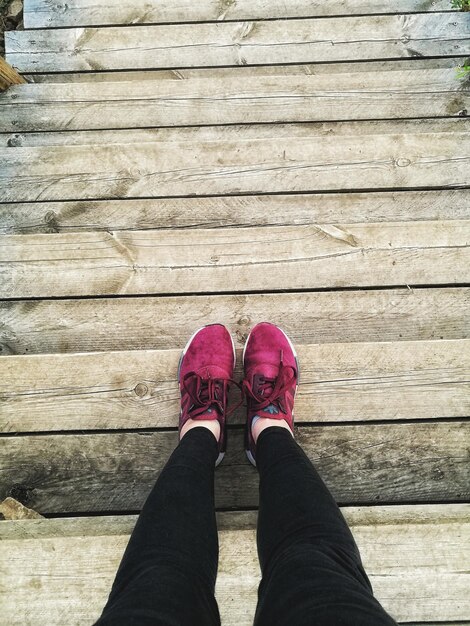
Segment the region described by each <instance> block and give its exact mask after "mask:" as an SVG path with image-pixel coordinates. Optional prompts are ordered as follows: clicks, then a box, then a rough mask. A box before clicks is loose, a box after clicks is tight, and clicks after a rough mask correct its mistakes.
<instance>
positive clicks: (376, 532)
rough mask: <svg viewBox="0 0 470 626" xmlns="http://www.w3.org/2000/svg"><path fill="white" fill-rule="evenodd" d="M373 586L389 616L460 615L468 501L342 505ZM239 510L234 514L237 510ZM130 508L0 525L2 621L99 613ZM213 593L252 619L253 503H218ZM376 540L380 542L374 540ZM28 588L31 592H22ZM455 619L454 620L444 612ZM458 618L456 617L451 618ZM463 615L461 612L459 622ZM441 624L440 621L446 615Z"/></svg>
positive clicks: (255, 578)
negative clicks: (226, 508)
mask: <svg viewBox="0 0 470 626" xmlns="http://www.w3.org/2000/svg"><path fill="white" fill-rule="evenodd" d="M343 514H344V515H345V517H346V519H347V521H348V523H349V524H350V527H351V530H352V532H353V534H354V537H355V539H356V542H357V543H358V546H359V549H360V551H361V554H362V558H363V561H364V566H365V568H366V570H367V571H368V573H369V576H370V578H371V582H372V585H373V587H374V590H375V593H376V596H377V597H378V599H379V600H380V601H381V602H382V603H383V604H384V606H385V608H386V609H387V610H388V611H389V612H390V613H391V614H392V615H394V616H395V617H397V618H398V619H399V620H403V621H406V623H407V625H408V626H409V623H410V622H409V620H410V619H415V620H419V621H420V622H421V623H422V622H423V621H424V620H426V623H427V624H428V626H446V623H445V622H442V621H440V622H439V624H437V623H436V622H429V623H428V621H427V620H428V619H429V620H432V619H434V620H436V619H439V620H447V619H452V620H457V619H461V618H465V616H466V614H468V611H469V610H470V605H469V603H468V600H467V594H466V593H465V586H466V585H467V586H468V580H467V579H468V573H467V572H468V563H469V555H468V550H467V549H466V545H468V541H469V539H470V527H469V522H468V515H469V509H468V505H465V504H463V505H455V504H454V505H421V506H420V505H417V506H391V507H381V506H379V507H357V508H356V507H344V508H343ZM240 518H241V519H240ZM135 519H136V518H135V517H134V516H120V517H116V516H108V517H93V518H70V519H50V520H44V521H32V522H31V521H29V523H28V522H16V523H12V522H5V523H2V524H1V525H0V541H1V546H2V554H3V555H4V559H3V562H4V565H3V566H2V574H3V578H2V580H3V582H4V586H5V588H6V589H8V590H9V591H8V593H6V592H3V594H2V596H1V602H2V609H3V614H4V616H5V618H6V619H7V620H8V621H6V622H5V623H8V624H18V625H20V624H21V625H23V624H26V623H30V622H31V621H32V620H33V621H34V623H35V624H36V625H37V626H42V625H44V626H46V625H47V626H51V625H57V626H59V625H60V626H61V625H62V624H63V615H64V612H65V611H66V612H67V624H71V625H72V624H73V625H75V624H76V625H77V626H78V625H82V624H85V623H86V624H88V623H92V622H93V621H94V620H95V619H96V618H97V617H98V616H99V614H100V612H101V609H102V607H103V605H104V603H105V601H106V598H107V594H108V593H109V589H110V587H111V584H112V581H113V578H114V575H115V571H116V569H117V566H118V564H119V560H120V558H121V556H122V553H123V551H124V548H125V545H126V543H127V541H128V538H129V534H130V532H131V530H132V528H133V526H134V524H135ZM218 523H219V543H220V559H219V573H218V580H217V591H216V595H217V599H218V601H219V604H220V609H221V614H222V623H223V624H227V625H229V626H248V625H249V624H252V620H253V615H254V612H255V607H256V588H257V585H258V582H259V577H260V574H259V566H258V562H257V557H256V548H255V545H256V544H255V525H256V514H255V513H248V514H247V513H242V514H240V513H219V515H218ZM384 546H387V548H386V549H384ZM31 589H34V593H31ZM454 623H455V622H454ZM459 624H460V626H464V624H465V623H464V622H463V623H460V622H459ZM467 624H468V622H467ZM448 626H450V625H448Z"/></svg>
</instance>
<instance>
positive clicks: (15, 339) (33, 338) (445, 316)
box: [0, 288, 470, 355]
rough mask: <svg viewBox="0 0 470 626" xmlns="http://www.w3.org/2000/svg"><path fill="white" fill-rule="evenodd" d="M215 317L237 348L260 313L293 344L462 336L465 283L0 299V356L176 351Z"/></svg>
mask: <svg viewBox="0 0 470 626" xmlns="http://www.w3.org/2000/svg"><path fill="white" fill-rule="evenodd" d="M201 319H204V323H217V322H222V323H224V324H226V325H227V326H228V328H229V329H230V331H231V333H232V335H233V337H234V339H235V341H236V343H237V345H238V346H239V347H241V346H242V345H243V344H244V342H245V340H246V337H247V335H248V332H249V330H250V328H251V327H252V326H253V325H254V324H256V323H258V322H261V321H263V320H265V319H268V320H271V321H272V322H274V323H276V324H279V325H281V326H282V327H283V328H285V330H286V331H287V332H288V333H289V336H291V337H292V339H293V340H294V341H295V342H296V343H299V344H312V343H348V342H361V341H410V340H428V339H464V338H469V337H470V289H465V288H458V289H457V288H446V289H440V288H433V289H413V290H409V289H401V290H395V289H390V290H389V289H387V290H380V291H368V290H367V291H334V292H315V293H290V294H282V293H279V294H266V293H265V294H262V295H255V294H251V295H236V296H233V295H232V296H183V297H179V296H176V297H166V298H160V297H146V298H111V299H105V298H100V299H85V300H41V301H38V300H35V301H26V302H25V301H3V302H0V354H2V355H12V354H18V355H20V354H42V353H54V352H58V353H69V352H94V351H97V350H100V351H107V350H147V349H149V348H152V349H159V350H165V349H172V348H178V349H182V348H183V346H184V345H185V343H186V341H187V338H188V337H190V336H191V334H192V333H193V332H194V329H195V328H198V327H199V325H200V324H201Z"/></svg>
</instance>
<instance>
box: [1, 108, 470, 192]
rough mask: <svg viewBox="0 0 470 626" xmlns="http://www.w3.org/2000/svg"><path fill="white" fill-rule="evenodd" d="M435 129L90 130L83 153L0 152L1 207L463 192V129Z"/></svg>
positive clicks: (48, 149)
mask: <svg viewBox="0 0 470 626" xmlns="http://www.w3.org/2000/svg"><path fill="white" fill-rule="evenodd" d="M451 121H453V122H455V124H450V123H449V122H451ZM438 122H439V121H438V120H435V121H434V122H433V125H432V126H431V127H430V126H429V124H427V123H426V124H425V125H423V126H415V130H414V132H413V131H411V132H407V131H409V130H410V129H409V127H408V126H407V125H406V124H405V125H404V126H401V125H393V124H392V125H390V123H383V125H381V124H379V125H378V126H377V125H375V124H372V125H371V126H367V125H368V124H369V123H367V122H364V123H362V127H361V128H358V126H357V125H358V124H360V123H355V124H352V125H349V127H348V125H347V123H345V126H340V127H338V128H336V129H335V130H333V132H332V133H328V125H319V126H316V125H315V124H312V125H311V126H310V125H308V124H304V125H296V126H294V127H290V128H289V127H284V126H282V125H280V126H279V127H278V128H272V127H270V126H269V125H266V126H265V127H264V126H263V125H261V127H257V126H247V127H242V128H239V127H236V126H228V127H201V128H198V129H190V130H188V129H160V130H159V131H153V132H151V131H140V132H141V133H142V134H141V135H139V134H138V133H139V131H130V132H129V131H112V133H109V132H107V131H90V132H89V133H86V132H85V133H82V136H79V137H78V138H77V140H78V143H79V144H80V143H81V144H82V145H70V143H68V145H55V146H54V145H53V146H45V145H43V146H40V147H34V148H24V147H21V148H20V147H15V148H14V149H12V148H11V147H8V148H0V202H27V201H38V200H44V201H46V200H80V199H99V198H109V199H111V198H132V197H133V198H138V197H145V198H149V197H155V196H157V197H163V196H191V195H196V196H200V195H225V194H227V195H232V194H240V193H247V194H257V193H275V192H278V193H282V192H305V191H307V192H309V191H312V190H315V191H317V192H320V191H338V190H341V191H343V190H351V191H353V190H372V189H377V190H378V189H410V188H416V187H418V188H426V187H429V188H436V187H463V186H468V184H469V175H468V173H469V171H470V168H469V163H470V151H469V145H470V142H469V138H470V135H469V133H468V124H467V123H466V122H465V121H464V120H444V122H445V124H439V123H438ZM414 124H416V122H414ZM333 126H334V124H333ZM330 127H331V125H330ZM431 129H434V132H432V130H431ZM381 130H383V131H384V132H383V133H380V131H381ZM400 130H401V132H400ZM163 131H164V132H163ZM196 131H201V132H199V133H198V132H196ZM202 131H205V132H202ZM387 131H388V132H387ZM393 131H395V132H393ZM397 131H398V133H399V134H395V133H396V132H397ZM426 131H428V132H426ZM93 132H95V133H97V134H102V135H101V137H100V139H101V142H100V143H99V144H96V145H93V148H92V149H90V143H89V142H92V140H93V137H92V136H91V135H93ZM342 132H348V133H351V134H345V135H343V134H341V133H342ZM375 133H378V134H375ZM389 133H390V134H389ZM68 134H69V133H56V134H54V133H51V134H50V135H49V138H51V140H52V142H62V143H63V142H64V141H66V142H70V141H72V142H73V141H74V139H73V138H70V137H63V136H62V137H57V136H54V135H68ZM110 134H113V135H114V141H116V140H121V141H122V140H123V136H127V141H131V142H132V143H125V144H122V143H110V142H108V141H107V139H109V135H110ZM23 137H25V138H26V141H30V142H31V141H35V138H34V137H31V136H30V135H24V136H23ZM155 137H157V140H155ZM47 140H48V138H47V133H44V136H43V137H40V138H39V141H41V142H43V141H47ZM85 142H88V143H85ZM12 145H13V146H14V145H15V143H13V144H12ZM13 180H14V183H15V184H14V185H13V184H12V182H13Z"/></svg>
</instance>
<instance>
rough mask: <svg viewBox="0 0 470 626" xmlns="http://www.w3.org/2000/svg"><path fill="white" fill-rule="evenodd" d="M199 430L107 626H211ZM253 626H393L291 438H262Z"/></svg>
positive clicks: (147, 528)
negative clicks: (257, 582)
mask: <svg viewBox="0 0 470 626" xmlns="http://www.w3.org/2000/svg"><path fill="white" fill-rule="evenodd" d="M217 455H218V449H217V445H216V441H215V438H214V436H213V435H212V434H211V433H210V432H209V431H208V430H206V429H205V428H195V429H193V430H191V431H190V432H188V433H187V434H186V435H185V436H184V437H183V439H182V441H181V442H180V444H179V445H178V447H177V448H176V450H175V451H174V452H173V454H172V455H171V457H170V459H169V461H168V463H167V464H166V466H165V468H164V469H163V471H162V472H161V474H160V476H159V478H158V480H157V482H156V484H155V487H154V488H153V490H152V492H151V493H150V495H149V497H148V499H147V502H146V503H145V505H144V508H143V510H142V513H141V514H140V516H139V519H138V521H137V524H136V527H135V529H134V532H133V533H132V536H131V539H130V541H129V545H128V546H127V549H126V552H125V554H124V557H123V559H122V561H121V565H120V566H119V570H118V573H117V575H116V579H115V581H114V584H113V587H112V590H111V594H110V596H109V599H108V602H107V604H106V607H105V608H104V610H103V614H102V616H101V618H100V619H99V620H98V621H97V622H96V624H97V625H98V626H104V625H106V624H107V625H109V624H112V625H116V626H117V625H122V626H124V625H125V626H128V625H132V624H135V625H137V624H138V625H139V626H187V625H191V626H193V625H194V626H211V625H212V624H215V625H219V624H220V617H219V611H218V608H217V603H216V601H215V598H214V588H215V580H216V575H217V565H218V540H217V525H216V518H215V512H214V463H215V460H216V458H217ZM257 462H258V468H259V474H260V510H259V519H258V553H259V560H260V564H261V570H262V575H263V577H262V581H261V584H260V588H259V600H258V608H257V610H256V617H255V624H256V626H276V625H278V626H286V625H288V624H289V625H291V624H293V625H295V626H307V625H308V626H392V625H396V622H395V621H394V620H393V619H392V618H391V617H389V616H388V615H387V614H386V613H385V611H384V610H383V609H382V607H381V606H380V604H379V603H378V602H377V600H376V599H375V598H374V597H373V595H372V590H371V586H370V583H369V580H368V578H367V576H366V573H365V572H364V569H363V567H362V564H361V559H360V556H359V552H358V549H357V546H356V543H355V541H354V539H353V537H352V535H351V532H350V530H349V528H348V526H347V524H346V522H345V520H344V518H343V516H342V514H341V512H340V510H339V508H338V506H337V505H336V503H335V501H334V499H333V497H332V496H331V494H330V492H329V491H328V489H327V487H326V486H325V484H324V483H323V481H322V479H321V478H320V476H319V475H318V473H317V471H316V470H315V469H314V467H313V465H312V464H311V462H310V461H309V459H308V458H307V456H306V455H305V454H304V452H303V451H302V449H301V448H300V447H299V446H298V444H297V443H296V442H295V441H294V439H293V438H292V436H291V435H290V433H289V432H288V431H287V430H285V429H281V428H278V427H273V428H268V429H266V430H265V431H263V432H262V433H261V435H260V437H259V438H258V445H257Z"/></svg>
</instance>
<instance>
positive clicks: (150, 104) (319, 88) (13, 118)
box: [0, 68, 470, 132]
mask: <svg viewBox="0 0 470 626" xmlns="http://www.w3.org/2000/svg"><path fill="white" fill-rule="evenodd" d="M468 108H470V86H468V85H466V83H462V82H461V80H460V79H459V78H458V77H457V73H456V71H455V68H454V69H443V70H410V71H402V72H393V71H392V72H384V73H383V74H377V72H371V73H365V72H362V73H359V72H358V73H356V74H353V75H341V74H334V75H331V76H328V75H319V76H307V75H304V76H285V77H282V80H280V78H279V77H278V76H277V77H255V78H246V79H245V80H244V81H243V83H241V84H240V82H239V80H234V79H232V78H228V79H220V78H213V79H199V80H198V79H193V80H181V81H168V80H166V81H161V80H159V81H155V82H153V81H143V82H142V83H138V82H132V83H129V82H122V81H121V82H116V83H106V82H105V83H100V84H99V85H96V84H94V83H91V82H90V83H85V84H82V83H70V84H49V85H47V84H46V85H44V84H42V85H34V84H30V85H26V86H23V87H21V88H19V87H16V88H11V89H9V90H8V92H6V93H5V94H3V95H2V96H0V119H1V121H0V130H1V131H3V132H22V131H55V130H81V129H85V130H86V129H102V128H110V127H112V128H129V127H132V128H134V127H135V128H146V127H149V126H185V125H210V124H243V123H247V124H248V123H258V122H272V123H274V122H316V121H337V120H360V119H392V118H419V117H424V118H426V117H449V116H456V117H458V116H461V115H462V114H465V112H466V111H467V109H468Z"/></svg>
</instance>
